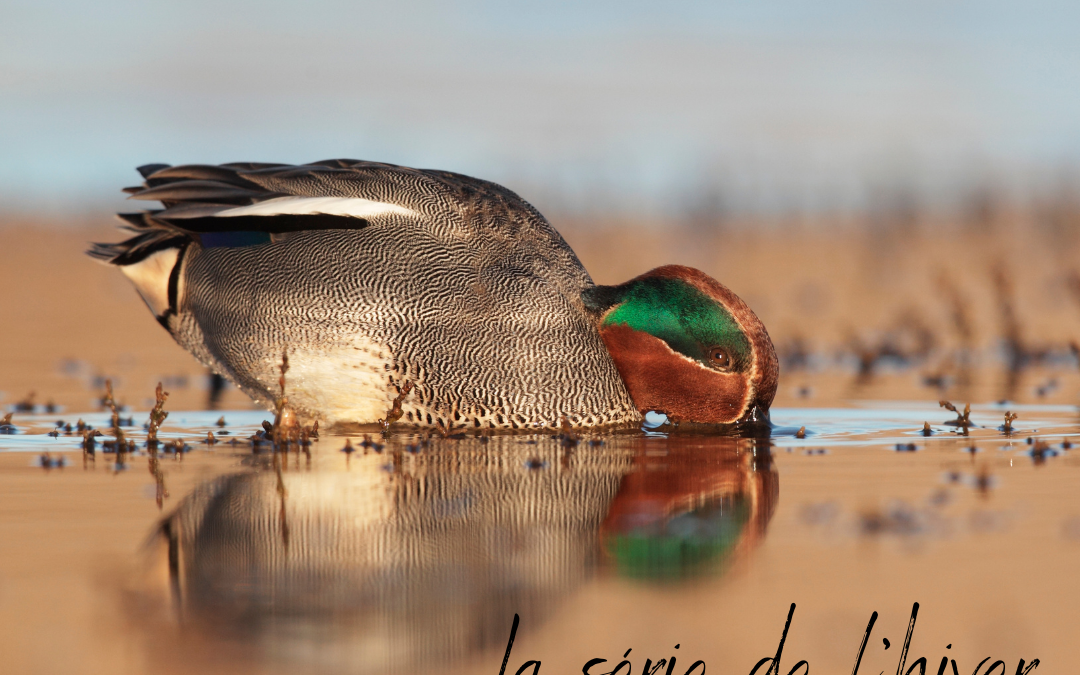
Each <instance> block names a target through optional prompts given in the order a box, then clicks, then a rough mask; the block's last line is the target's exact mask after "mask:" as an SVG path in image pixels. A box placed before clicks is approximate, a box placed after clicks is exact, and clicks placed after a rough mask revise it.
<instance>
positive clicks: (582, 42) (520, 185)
mask: <svg viewBox="0 0 1080 675" xmlns="http://www.w3.org/2000/svg"><path fill="white" fill-rule="evenodd" d="M334 157H350V158H356V159H372V160H378V161H386V162H392V163H397V164H406V165H412V166H421V167H427V168H439V169H448V170H453V171H458V172H462V173H467V174H471V175H475V176H479V177H483V178H487V179H489V180H494V181H497V182H500V183H503V184H505V185H507V186H508V187H510V188H511V189H514V190H516V191H517V192H519V193H520V194H522V196H524V197H525V198H526V199H528V200H530V201H532V202H533V203H534V204H536V205H537V206H538V207H540V208H541V210H547V209H551V210H563V211H565V210H571V211H574V210H577V211H582V212H600V211H618V212H624V213H634V212H640V213H643V214H653V215H655V214H667V213H673V212H681V211H684V210H686V209H692V208H694V204H695V203H697V202H699V201H701V200H703V199H705V200H708V199H712V200H713V201H716V200H718V201H719V202H721V203H722V204H723V205H724V207H725V208H728V209H731V210H737V211H751V212H753V211H776V210H780V211H788V210H833V209H844V208H859V207H861V206H865V205H867V204H868V203H869V202H871V201H872V200H873V199H875V198H877V197H880V196H881V195H882V194H893V193H904V194H911V195H914V196H916V197H918V198H919V199H924V200H927V201H933V200H945V201H947V200H948V199H952V198H955V197H956V196H957V195H962V194H964V193H965V191H971V190H972V189H975V188H977V187H979V186H983V185H995V186H1005V188H1006V189H1010V190H1014V191H1017V192H1018V193H1021V192H1024V191H1031V190H1038V189H1044V188H1046V187H1047V186H1053V185H1054V184H1055V183H1059V182H1061V181H1063V180H1071V177H1072V176H1073V175H1074V173H1076V172H1075V169H1074V167H1077V166H1080V3H1075V2H1040V1H1038V0H1033V1H1031V2H1024V3H1020V2H1010V3H1005V2H994V1H992V0H984V1H981V2H967V1H957V2H929V1H923V0H907V1H904V2H874V1H873V0H858V1H855V0H851V1H849V0H818V1H815V2H810V1H809V0H784V1H780V2H765V1H761V0H756V1H739V2H720V1H714V2H664V3H660V2H655V3H644V2H636V1H622V2H606V1H605V2H557V1H555V2H552V1H548V2H503V3H496V2H459V3H437V2H393V3H369V2H357V1H354V2H337V1H330V2H304V3H298V2H295V1H294V0H289V1H279V0H267V1H262V2H243V1H241V2H230V1H229V0H217V1H214V0H185V1H184V2H144V1H140V2H136V1H134V0H97V1H96V2H93V3H89V2H76V1H74V0H34V1H32V2H31V1H28V0H15V1H14V2H13V1H12V0H0V211H5V210H6V211H12V210H15V211H30V212H34V211H40V212H59V213H67V212H78V211H80V210H88V209H101V208H123V203H122V196H123V195H121V194H120V193H119V189H120V188H121V187H124V186H126V185H131V184H135V183H137V182H138V181H139V178H138V175H137V173H136V172H135V171H134V167H136V166H138V165H140V164H145V163H155V162H164V163H169V164H179V163H219V162H229V161H271V162H295V163H302V162H305V161H314V160H320V159H327V158H334Z"/></svg>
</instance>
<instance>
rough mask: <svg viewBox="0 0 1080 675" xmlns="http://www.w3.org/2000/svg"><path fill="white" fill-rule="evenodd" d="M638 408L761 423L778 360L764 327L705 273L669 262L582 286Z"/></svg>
mask: <svg viewBox="0 0 1080 675" xmlns="http://www.w3.org/2000/svg"><path fill="white" fill-rule="evenodd" d="M582 299H583V301H584V302H585V306H586V307H587V308H588V309H589V310H591V311H593V312H595V313H596V315H597V320H598V327H599V330H600V336H601V337H602V338H603V340H604V344H606V345H607V348H608V351H609V352H610V353H611V357H612V359H613V360H614V361H615V366H616V367H617V368H618V369H619V374H620V375H621V376H622V379H623V382H624V383H625V384H626V387H627V389H628V390H629V392H630V396H631V397H632V398H633V400H634V404H635V405H636V406H637V407H638V410H640V411H641V412H642V413H645V412H648V411H656V412H661V413H664V414H665V415H667V416H668V418H669V419H671V420H673V421H678V422H697V423H704V424H731V423H735V422H767V421H768V413H769V406H770V405H772V400H773V397H774V396H775V395H776V384H777V376H778V373H779V366H778V362H777V358H776V350H775V349H774V348H773V344H772V340H770V339H769V334H768V332H767V331H766V330H765V326H764V325H762V323H761V321H760V320H759V319H758V318H757V316H756V315H755V314H754V312H753V311H751V310H750V308H749V307H747V306H746V303H744V302H743V301H742V300H741V299H739V297H738V296H737V295H735V294H734V293H732V292H731V291H730V290H728V289H727V288H726V287H725V286H723V285H722V284H720V283H719V282H717V281H716V280H715V279H713V278H712V277H710V276H708V275H707V274H705V273H704V272H701V271H699V270H696V269H693V268H690V267H682V266H680V265H667V266H665V267H659V268H657V269H655V270H652V271H651V272H647V273H645V274H643V275H641V276H639V277H637V278H635V279H631V280H630V281H627V282H626V283H624V284H620V285H618V286H593V287H591V288H588V289H586V290H585V291H584V292H583V293H582Z"/></svg>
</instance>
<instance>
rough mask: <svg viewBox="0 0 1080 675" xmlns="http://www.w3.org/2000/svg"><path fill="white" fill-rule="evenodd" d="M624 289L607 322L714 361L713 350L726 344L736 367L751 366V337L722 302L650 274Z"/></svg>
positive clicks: (677, 349) (698, 359)
mask: <svg viewBox="0 0 1080 675" xmlns="http://www.w3.org/2000/svg"><path fill="white" fill-rule="evenodd" d="M617 289H618V299H617V302H618V304H617V305H615V307H614V309H612V310H611V311H610V312H608V314H607V316H605V317H604V320H603V323H602V324H601V327H603V326H615V325H620V324H622V325H626V326H629V327H630V328H633V329H634V330H639V331H642V332H645V333H648V334H650V335H653V336H655V337H658V338H660V339H661V340H663V341H664V342H666V343H667V344H668V346H669V347H671V348H672V349H673V350H675V351H677V352H679V353H680V354H684V355H686V356H689V357H690V358H692V359H695V360H696V361H699V362H701V363H704V364H706V365H708V354H707V350H708V349H710V348H711V347H724V348H725V349H727V350H728V352H729V353H730V354H731V357H732V360H733V364H734V369H735V370H739V371H742V370H745V369H746V368H748V367H749V366H750V355H751V348H750V341H749V340H748V339H747V338H746V335H744V334H743V332H742V330H741V329H740V328H739V324H738V323H737V322H736V321H735V318H734V317H732V316H731V313H730V312H729V311H728V310H727V309H726V308H724V307H723V306H722V305H721V304H720V303H718V302H717V301H715V300H713V299H712V298H710V297H709V296H707V295H705V294H704V293H702V292H701V291H699V290H698V289H697V288H695V287H694V286H691V285H690V284H688V283H686V282H685V281H682V280H680V279H669V278H664V277H650V278H646V279H640V280H637V281H632V282H629V283H627V284H624V285H623V286H619V287H617Z"/></svg>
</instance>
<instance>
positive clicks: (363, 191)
mask: <svg viewBox="0 0 1080 675" xmlns="http://www.w3.org/2000/svg"><path fill="white" fill-rule="evenodd" d="M139 172H140V173H141V174H142V175H143V178H144V179H145V182H144V183H143V184H142V185H141V186H137V187H132V188H126V189H125V192H128V193H129V194H130V195H131V196H130V197H129V198H130V199H136V200H147V201H159V202H161V203H162V205H163V206H164V208H163V209H157V210H148V211H142V212H138V213H123V214H119V217H120V218H121V219H122V220H123V221H124V225H125V227H126V229H128V230H130V231H132V232H133V233H134V235H135V236H133V237H131V238H129V239H127V240H125V241H122V242H118V243H108V244H94V246H93V248H92V249H91V250H90V251H89V252H88V253H89V254H90V255H91V256H93V257H95V258H98V259H100V260H103V261H105V262H109V263H112V264H115V265H131V264H136V263H139V262H141V261H142V260H145V259H146V258H148V257H149V256H152V255H153V254H155V253H158V252H160V251H163V250H167V249H172V248H178V247H183V246H184V245H185V244H186V243H187V242H190V241H198V242H199V243H200V244H201V245H203V246H204V247H212V246H246V245H251V244H257V243H263V242H267V241H270V239H271V237H272V236H273V235H275V234H283V233H288V232H296V231H301V230H328V229H360V228H364V227H367V226H368V225H369V224H371V223H372V222H375V221H380V220H384V219H390V220H392V219H393V218H413V219H421V220H424V221H426V222H429V223H431V227H432V229H433V232H434V233H435V234H437V235H444V236H456V237H460V236H469V235H481V236H490V235H496V236H500V235H501V237H505V238H517V237H522V236H524V237H526V238H532V237H534V236H540V237H542V238H545V239H548V240H552V241H553V242H557V245H559V246H562V247H565V246H566V244H565V242H563V241H562V238H561V237H560V236H559V235H558V234H557V233H556V232H555V231H554V229H552V228H551V226H550V225H549V224H548V223H547V221H546V220H544V218H543V216H541V215H540V213H539V212H538V211H537V210H536V209H535V208H533V207H532V206H531V205H530V204H528V203H527V202H525V200H523V199H521V198H520V197H518V196H517V195H516V194H514V193H513V192H511V191H510V190H507V189H506V188H504V187H502V186H500V185H497V184H495V183H491V182H488V181H484V180H480V179H476V178H471V177H468V176H463V175H460V174H455V173H451V172H447V171H433V170H426V169H412V168H408V167H402V166H395V165H393V164H382V163H378V162H364V161H357V160H345V159H335V160H327V161H321V162H313V163H311V164H303V165H296V166H294V165H287V164H259V163H251V162H242V163H234V164H222V165H218V166H214V165H202V164H189V165H184V166H168V165H166V164H150V165H147V166H143V167H139Z"/></svg>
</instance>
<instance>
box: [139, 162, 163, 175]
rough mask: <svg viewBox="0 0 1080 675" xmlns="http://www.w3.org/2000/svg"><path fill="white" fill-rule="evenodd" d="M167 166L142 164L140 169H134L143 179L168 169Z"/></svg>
mask: <svg viewBox="0 0 1080 675" xmlns="http://www.w3.org/2000/svg"><path fill="white" fill-rule="evenodd" d="M168 168H169V165H168V164H143V165H142V166H140V167H136V169H135V170H136V171H138V172H139V175H141V176H142V177H143V178H149V177H150V176H151V175H153V174H155V173H157V172H158V171H161V170H162V169H168Z"/></svg>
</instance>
